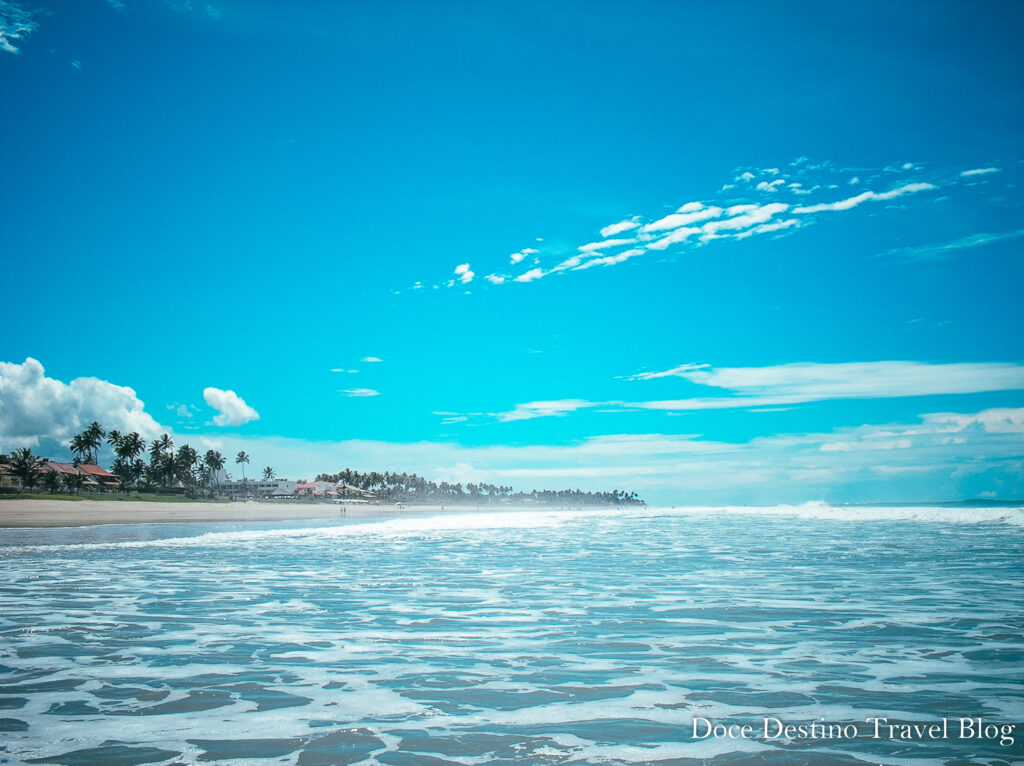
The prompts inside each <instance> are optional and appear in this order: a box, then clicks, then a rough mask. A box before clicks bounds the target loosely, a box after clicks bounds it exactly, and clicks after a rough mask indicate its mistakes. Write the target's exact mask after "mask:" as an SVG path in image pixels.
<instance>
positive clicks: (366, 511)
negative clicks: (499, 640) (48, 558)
mask: <svg viewBox="0 0 1024 766" xmlns="http://www.w3.org/2000/svg"><path fill="white" fill-rule="evenodd" d="M437 510H440V509H439V508H438V507H428V506H416V507H415V508H407V507H404V506H403V507H401V508H399V507H398V506H395V505H361V504H354V505H346V506H341V505H327V504H323V503H310V504H309V505H305V504H300V503H287V504H285V503H258V502H237V503H160V502H126V501H119V500H81V501H67V500H20V501H19V500H5V501H3V502H0V528H10V527H81V526H91V525H94V524H149V523H161V522H176V523H181V522H188V521H207V522H209V521H288V520H292V519H326V518H332V519H336V518H338V517H340V516H342V515H344V516H346V517H348V518H359V517H362V518H374V517H387V516H397V515H404V514H410V513H424V512H429V511H437Z"/></svg>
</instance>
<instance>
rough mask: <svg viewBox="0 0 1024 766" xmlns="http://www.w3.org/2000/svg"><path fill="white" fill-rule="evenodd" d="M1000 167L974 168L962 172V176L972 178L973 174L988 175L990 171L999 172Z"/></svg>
mask: <svg viewBox="0 0 1024 766" xmlns="http://www.w3.org/2000/svg"><path fill="white" fill-rule="evenodd" d="M999 170H1000V169H999V168H973V169H971V170H965V171H964V172H963V173H961V174H960V177H961V178H970V177H971V176H987V175H989V174H990V173H998V172H999Z"/></svg>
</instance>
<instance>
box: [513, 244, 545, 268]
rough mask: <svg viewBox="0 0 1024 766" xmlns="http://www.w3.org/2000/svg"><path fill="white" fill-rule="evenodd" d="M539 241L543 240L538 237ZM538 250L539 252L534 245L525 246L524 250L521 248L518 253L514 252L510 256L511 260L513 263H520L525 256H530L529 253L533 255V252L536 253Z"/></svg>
mask: <svg viewBox="0 0 1024 766" xmlns="http://www.w3.org/2000/svg"><path fill="white" fill-rule="evenodd" d="M537 241H538V242H541V241H542V240H541V239H539V238H538V239H537ZM536 252H537V251H536V250H534V249H533V248H532V247H524V248H523V249H522V250H520V251H519V252H518V253H512V255H510V256H509V260H510V261H511V262H512V263H513V264H515V263H519V262H520V261H521V260H523V259H524V258H526V256H528V255H533V254H534V253H536Z"/></svg>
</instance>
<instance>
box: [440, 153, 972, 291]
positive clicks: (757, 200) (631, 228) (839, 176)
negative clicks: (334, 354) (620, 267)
mask: <svg viewBox="0 0 1024 766" xmlns="http://www.w3.org/2000/svg"><path fill="white" fill-rule="evenodd" d="M853 170H854V169H852V168H840V167H835V166H833V165H832V164H831V163H828V162H821V163H809V162H808V161H806V160H804V159H801V160H796V161H794V162H791V163H789V165H788V166H787V170H786V174H785V176H783V174H782V171H781V170H779V168H760V169H754V168H751V169H749V170H745V171H743V172H741V173H740V175H738V176H736V180H737V181H743V182H747V184H749V185H746V184H745V185H743V186H742V187H741V188H738V189H736V190H734V191H733V192H731V196H730V197H726V198H722V199H719V200H718V201H717V202H718V204H715V202H709V203H707V204H706V203H705V202H701V201H691V202H687V203H685V204H683V205H681V206H680V207H678V208H677V209H676V211H675V212H673V213H670V214H668V215H664V216H662V217H660V218H658V219H656V220H653V221H644V219H643V218H642V217H640V216H632V217H630V218H626V219H622V220H620V221H618V222H616V223H612V224H609V225H607V226H605V227H603V228H602V229H601V236H602V237H603V239H602V240H598V241H592V242H584V244H580V245H576V246H575V247H576V251H577V254H576V255H573V256H571V257H568V258H566V257H565V256H564V255H561V258H562V259H563V260H562V261H561V262H560V263H558V264H557V265H555V266H551V265H549V264H548V263H547V262H546V261H542V257H535V258H530V259H528V256H532V255H536V254H537V252H538V251H537V250H535V249H533V248H523V249H522V250H520V251H518V252H515V253H512V254H511V255H510V256H509V260H510V261H511V263H512V264H520V263H522V264H523V267H522V268H523V269H525V272H524V273H522V274H520V275H519V276H511V275H507V276H506V275H502V274H500V272H499V271H498V270H494V271H491V276H488V277H485V278H486V279H488V281H490V282H491V283H492V284H495V285H497V284H512V283H516V282H518V283H526V282H535V281H537V280H539V279H541V278H543V277H547V276H550V275H552V274H565V273H567V272H570V271H585V270H587V269H589V268H592V267H593V266H598V265H615V264H618V263H622V262H623V261H625V260H628V259H629V258H631V257H634V255H635V253H633V252H632V251H624V252H623V253H615V252H614V251H615V250H616V249H618V248H626V247H630V246H638V247H640V246H642V247H643V248H645V249H647V250H659V251H664V250H668V249H669V248H676V249H679V250H682V249H683V248H698V247H701V246H702V245H704V244H706V243H708V242H710V241H711V240H731V241H741V240H746V239H748V238H751V237H754V236H756V235H761V234H776V235H784V234H790V233H794V232H796V231H798V230H800V229H801V228H803V227H805V226H806V225H807V224H808V223H809V222H810V221H809V219H808V218H807V217H806V216H809V215H812V214H815V213H822V212H842V211H847V210H852V209H853V208H856V207H858V206H860V205H862V204H864V203H865V202H868V201H876V202H885V201H889V200H895V199H897V198H900V197H903V196H906V195H911V194H916V193H918V192H922V191H928V190H934V189H937V188H938V186H936V185H935V184H933V183H927V182H924V181H919V182H914V183H904V185H902V186H899V187H896V188H893V189H890V190H888V191H881V192H877V191H863V192H862V193H860V194H857V195H855V196H852V197H848V198H846V199H841V200H834V201H831V202H819V203H814V204H808V202H809V200H811V199H814V198H815V197H817V196H818V195H820V194H821V193H822V192H821V190H823V189H840V188H849V186H850V185H851V184H852V185H856V184H862V183H863V181H862V179H867V180H868V181H870V180H872V179H875V178H878V177H880V175H881V173H882V171H876V170H870V169H863V168H858V169H857V172H859V173H861V175H859V176H856V177H853V176H852V175H851V174H852V172H853ZM911 170H912V171H921V170H922V167H921V166H919V165H915V164H913V163H897V164H893V165H890V166H888V167H886V168H885V171H886V172H890V173H898V174H903V175H906V173H907V171H911ZM988 170H989V169H987V168H976V169H974V170H973V171H964V173H965V174H971V173H975V174H980V173H981V172H982V171H986V172H987V171H988ZM737 172H738V171H737ZM731 186H732V185H731V184H727V185H726V186H724V187H723V188H722V191H723V192H724V191H725V189H727V188H731ZM859 188H863V187H859ZM756 191H760V192H767V193H771V194H772V195H773V197H774V198H775V199H777V200H779V201H777V202H773V203H771V204H761V200H762V199H763V196H762V195H761V194H756V193H755V192H756ZM751 197H753V199H751ZM744 198H747V199H744ZM783 200H788V202H787V201H783ZM795 205H799V206H796V207H794V206H795ZM784 213H788V214H789V215H790V217H789V218H785V219H784V220H779V219H780V218H781V217H782V215H783V214H784ZM794 214H796V215H794ZM620 234H625V236H621V237H620V236H616V235H620ZM537 241H538V242H539V241H541V238H539V237H538V238H537ZM638 242H639V243H641V244H640V245H637V243H638ZM560 251H561V246H560V247H559V248H558V249H554V250H553V251H552V252H550V253H547V254H548V255H555V254H559V253H560ZM626 253H628V255H627V254H626ZM591 255H593V256H594V260H593V261H590V260H588V257H589V256H591ZM598 255H600V256H601V257H602V258H604V257H607V258H609V259H610V260H599V259H598V258H597V256H598ZM455 276H456V278H455V279H449V280H447V281H446V282H445V283H444V284H445V285H446V286H447V287H450V288H459V287H463V286H465V285H466V284H468V283H469V282H471V281H472V280H473V279H474V278H475V276H476V275H475V273H474V272H473V271H472V270H471V269H470V264H469V263H463V264H460V265H459V266H458V267H457V268H456V271H455Z"/></svg>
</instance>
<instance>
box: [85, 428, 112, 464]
mask: <svg viewBox="0 0 1024 766" xmlns="http://www.w3.org/2000/svg"><path fill="white" fill-rule="evenodd" d="M82 435H83V436H85V437H86V439H88V440H89V447H90V452H89V462H90V463H95V462H96V460H97V458H98V457H99V452H100V447H101V446H102V445H103V437H104V436H106V435H107V432H106V431H104V430H103V426H101V425H100V424H99V423H97V422H96V421H95V420H94V421H92V423H90V424H89V427H88V428H86V429H85V431H83V432H82Z"/></svg>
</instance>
